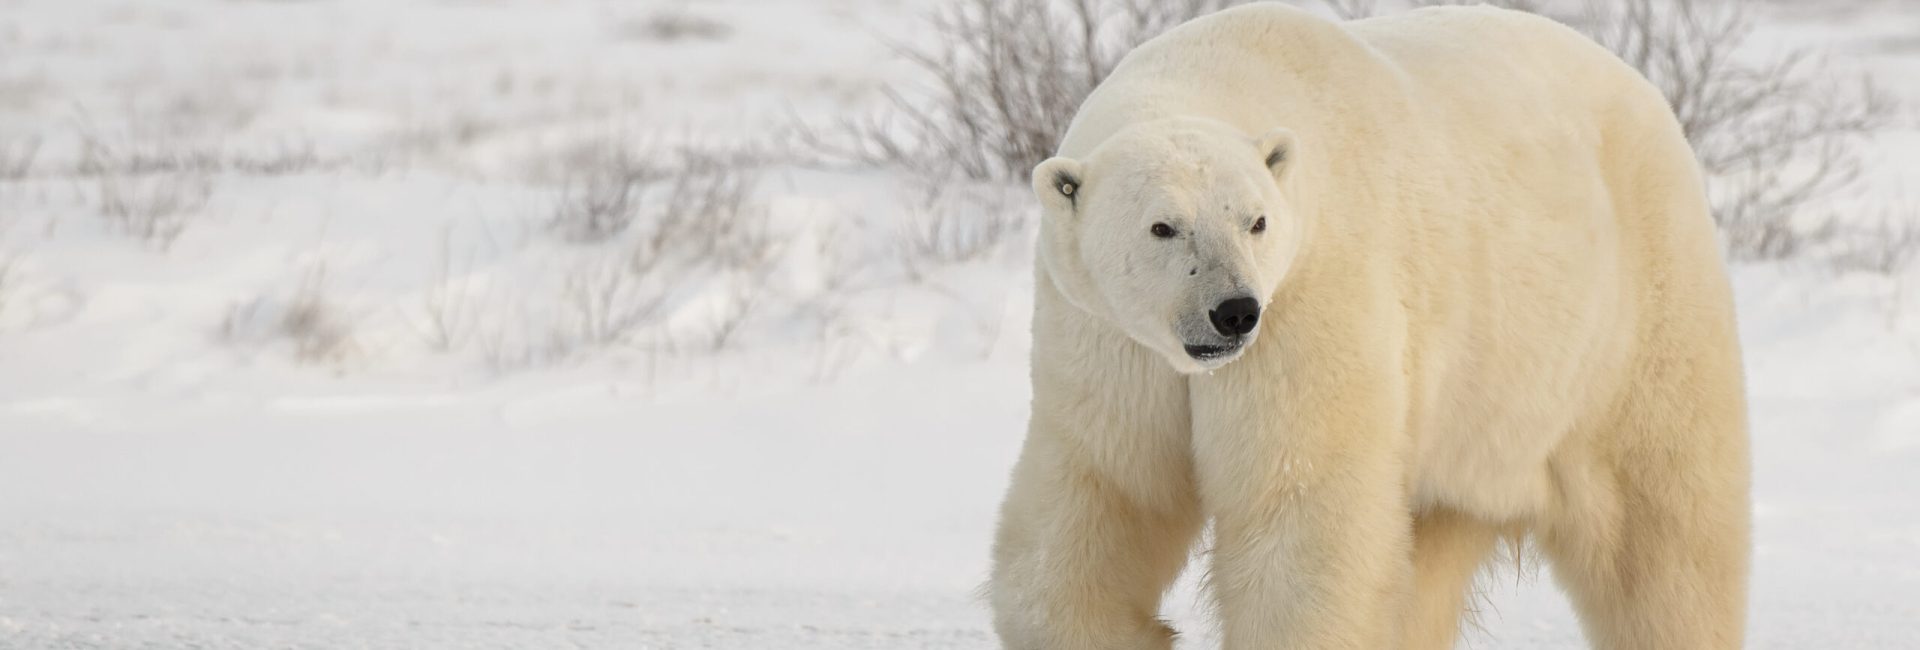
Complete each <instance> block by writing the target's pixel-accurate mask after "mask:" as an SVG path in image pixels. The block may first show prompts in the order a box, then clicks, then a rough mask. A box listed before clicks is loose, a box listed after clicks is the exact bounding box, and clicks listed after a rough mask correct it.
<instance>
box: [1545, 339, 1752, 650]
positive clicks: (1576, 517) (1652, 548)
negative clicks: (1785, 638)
mask: <svg viewBox="0 0 1920 650" xmlns="http://www.w3.org/2000/svg"><path fill="white" fill-rule="evenodd" d="M1693 360H1694V361H1695V362H1694V363H1670V364H1669V367H1666V368H1661V369H1657V370H1659V372H1655V373H1652V374H1653V375H1654V376H1655V377H1656V378H1660V379H1664V380H1665V381H1659V380H1656V381H1648V382H1641V383H1639V384H1637V385H1636V386H1635V387H1633V388H1631V389H1629V392H1630V394H1629V395H1628V396H1627V399H1626V400H1625V401H1624V403H1623V405H1622V408H1621V410H1620V411H1619V416H1620V417H1619V419H1618V420H1617V421H1618V422H1620V423H1621V424H1620V425H1618V426H1616V427H1613V428H1611V429H1610V430H1605V431H1599V432H1597V433H1598V435H1597V436H1596V437H1594V438H1591V439H1587V440H1582V441H1578V442H1576V443H1574V445H1575V446H1574V447H1573V448H1571V449H1567V450H1563V452H1562V453H1561V454H1560V455H1559V457H1558V458H1556V459H1555V462H1554V465H1555V473H1556V478H1557V479H1558V482H1559V484H1560V485H1559V488H1560V489H1559V498H1560V503H1558V504H1557V507H1556V509H1555V512H1553V513H1552V514H1551V515H1550V516H1549V517H1548V518H1547V519H1546V520H1545V521H1543V522H1541V524H1542V525H1541V526H1540V528H1539V530H1538V531H1537V532H1538V537H1539V540H1540V542H1541V547H1542V549H1543V550H1544V551H1545V552H1546V554H1547V556H1548V557H1549V559H1550V560H1551V561H1552V564H1553V569H1554V574H1555V576H1556V577H1557V578H1558V579H1559V582H1560V583H1561V585H1562V586H1563V587H1564V588H1566V590H1567V592H1568V595H1569V596H1570V597H1571V599H1572V601H1573V605H1574V607H1575V609H1576V610H1578V612H1579V613H1580V618H1581V624H1582V626H1583V627H1584V628H1585V629H1586V632H1587V636H1588V638H1589V640H1590V641H1591V642H1592V644H1593V647H1595V648H1599V649H1602V650H1722V649H1732V648H1739V647H1740V646H1741V643H1742V637H1743V635H1744V633H1745V625H1746V620H1745V619H1746V583H1747V565H1748V520H1749V511H1750V506H1749V504H1748V497H1747V493H1748V460H1747V439H1746V426H1745V415H1744V405H1743V404H1742V397H1741V392H1742V390H1741V388H1740V380H1739V376H1738V370H1737V366H1736V365H1733V364H1734V363H1737V362H1728V361H1725V360H1724V359H1721V360H1719V361H1720V362H1719V363H1714V361H1715V360H1714V359H1711V358H1707V359H1702V358H1701V357H1700V356H1695V357H1693ZM1679 378H1685V379H1684V380H1681V379H1679ZM1663 384H1664V386H1663ZM1689 384H1690V385H1689ZM1663 388H1665V390H1662V389H1663ZM1570 442H1572V441H1570Z"/></svg>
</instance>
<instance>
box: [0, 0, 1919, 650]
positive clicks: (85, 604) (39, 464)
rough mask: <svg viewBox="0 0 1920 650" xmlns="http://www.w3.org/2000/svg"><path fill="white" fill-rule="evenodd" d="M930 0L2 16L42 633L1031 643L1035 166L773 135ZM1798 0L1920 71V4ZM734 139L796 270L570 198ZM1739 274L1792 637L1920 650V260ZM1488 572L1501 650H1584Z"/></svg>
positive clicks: (861, 72)
mask: <svg viewBox="0 0 1920 650" xmlns="http://www.w3.org/2000/svg"><path fill="white" fill-rule="evenodd" d="M927 4H929V3H926V2H922V3H898V2H889V1H887V0H817V1H815V2H797V1H792V2H787V1H779V0H716V1H714V2H705V3H679V2H671V3H645V2H588V1H572V2H560V1H550V2H532V1H526V2H508V1H505V0H495V1H474V2H452V1H441V2H406V3H400V2H386V1H382V0H312V1H307V2H268V1H258V0H257V1H238V0H232V1H224V0H223V1H215V0H168V1H158V0H127V1H124V2H108V1H72V0H0V648H94V647H103V648H104V647H113V648H120V647H203V648H264V647H314V648H341V647H380V648H390V647H460V648H486V647H500V648H527V647H570V646H585V647H638V648H742V649H744V648H780V649H794V650H809V649H818V650H830V649H831V650H838V649H849V648H890V649H892V648H991V647H993V646H994V644H993V640H992V637H991V634H990V632H989V630H988V627H987V623H986V616H985V612H984V609H983V608H982V606H981V604H980V603H979V601H978V599H977V598H976V596H975V589H976V587H977V586H978V585H979V583H980V582H981V580H982V579H983V577H984V574H985V565H986V548H987V544H988V539H989V535H990V530H991V526H992V522H993V513H994V508H995V506H996V504H997V500H998V498H999V493H1000V490H1001V489H1002V487H1003V482H1004V478H1005V474H1006V471H1007V469H1008V468H1009V466H1010V465H1011V463H1012V461H1013V458H1014V455H1015V453H1016V451H1017V447H1018V444H1019V441H1020V437H1021V435H1022V434H1023V430H1022V429H1023V423H1024V420H1025V410H1026V390H1027V388H1026V369H1025V353H1026V349H1027V338H1026V334H1025V330H1026V320H1027V316H1028V313H1029V304H1028V300H1029V299H1028V295H1029V291H1030V288H1029V282H1030V277H1029V270H1028V268H1027V260H1028V258H1029V254H1030V253H1029V251H1030V249H1029V242H1028V241H1027V238H1028V235H1025V234H1023V233H1025V232H1027V230H1025V229H1024V226H1025V225H1026V224H1025V223H1024V222H1022V221H1020V220H1021V219H1025V218H1028V217H1026V216H1025V215H1026V214H1027V212H1028V208H1027V207H1026V206H1027V204H1026V203H1025V199H1024V197H1023V196H1022V193H1021V191H1020V189H1019V188H997V187H969V188H962V189H961V190H956V191H953V192H949V193H945V194H939V195H934V196H931V197H930V194H929V191H928V188H927V187H926V186H925V184H924V183H922V182H921V181H918V180H915V179H913V178H911V177H908V176H906V175H903V174H899V173H893V172H885V171H880V170H873V169H867V168H860V167H855V166H835V165H819V164H811V163H807V162H805V161H803V160H797V159H795V158H793V157H792V156H788V155H784V154H781V153H779V152H778V151H779V147H771V146H768V147H757V146H756V145H764V144H766V143H767V142H770V141H775V140H780V139H781V133H782V132H783V131H784V129H785V127H786V126H787V125H789V124H790V123H791V120H792V119H793V118H794V117H795V116H798V117H800V118H806V119H825V118H833V117H837V116H842V115H851V114H859V113H861V112H863V111H867V110H870V109H871V108H872V107H873V106H874V105H875V94H874V89H875V87H876V84H879V83H882V82H886V81H911V80H912V79H913V77H912V76H911V74H912V70H911V69H910V68H908V67H904V66H903V65H901V64H900V62H899V61H898V57H895V56H892V55H890V54H889V52H888V51H887V49H886V48H885V47H884V45H882V42H883V40H884V39H901V38H911V36H912V35H913V34H915V33H918V31H917V30H920V29H922V27H921V26H920V23H918V22H917V19H916V17H917V16H918V15H919V14H920V12H921V11H922V10H923V9H924V6H925V5H927ZM1769 7H1770V8H1769V9H1768V12H1767V13H1766V15H1767V16H1768V18H1769V20H1768V21H1767V22H1766V23H1765V24H1764V25H1763V28H1762V30H1761V34H1762V36H1763V37H1764V39H1767V41H1768V42H1772V41H1780V42H1812V43H1819V44H1822V47H1824V48H1827V49H1829V50H1830V51H1831V52H1832V54H1833V56H1832V59H1831V60H1830V61H1828V62H1826V65H1829V66H1831V67H1833V68H1834V69H1835V70H1839V71H1844V70H1859V69H1865V70H1871V71H1873V72H1874V73H1875V74H1877V75H1878V76H1879V78H1880V79H1881V81H1882V83H1883V84H1885V85H1887V86H1888V87H1889V88H1890V90H1892V91H1894V92H1895V93H1896V94H1899V95H1902V96H1903V97H1906V98H1908V99H1909V100H1910V101H1915V102H1920V83H1916V81H1915V80H1916V79H1920V39H1917V38H1916V37H1915V34H1916V33H1920V5H1915V4H1913V3H1910V2H1898V1H1895V0H1886V1H1879V2H1875V1H1861V2H1835V3H1821V4H1819V5H1817V6H1816V7H1813V8H1809V7H1808V6H1806V5H1804V4H1801V5H1790V4H1786V3H1779V4H1776V5H1769ZM661 16H678V17H685V16H692V17H695V18H698V19H702V20H695V21H691V22H689V21H685V20H683V21H681V25H683V28H682V29H679V30H675V29H665V30H663V29H660V27H661V23H659V22H658V21H657V20H656V19H657V18H659V17H661ZM685 25H691V27H684V26H685ZM716 25H717V27H716ZM1916 105H1920V104H1916ZM1915 115H1916V114H1915V113H1914V112H1913V110H1912V109H1910V108H1909V109H1907V110H1906V112H1904V113H1903V114H1902V115H1901V116H1900V117H1899V118H1898V121H1897V124H1896V127H1895V128H1894V129H1893V130H1892V131H1890V132H1888V133H1886V134H1883V135H1881V136H1878V137H1876V138H1875V139H1874V141H1875V148H1874V149H1873V150H1872V151H1871V152H1870V153H1869V160H1870V165H1869V170H1868V172H1869V176H1868V178H1867V181H1868V182H1867V184H1866V187H1867V191H1868V192H1869V194H1868V195H1867V199H1870V200H1875V201H1878V200H1885V201H1890V202H1894V203H1898V202H1900V201H1906V202H1908V203H1911V202H1912V200H1913V199H1912V197H1913V196H1914V195H1912V194H1909V193H1907V192H1911V191H1913V190H1914V185H1915V184H1916V182H1920V121H1916V119H1915ZM688 143H694V144H699V145H701V146H705V147H717V148H738V147H746V148H752V149H753V150H754V151H756V152H758V153H757V154H756V155H757V156H759V158H757V159H755V160H754V161H752V162H751V163H750V166H751V167H752V169H754V170H757V171H755V172H753V173H754V174H756V176H754V177H753V178H752V181H753V182H754V183H755V187H756V188H757V189H756V193H755V197H756V199H755V201H754V203H755V204H756V205H759V206H763V207H764V214H765V216H766V217H767V225H766V228H767V229H768V233H769V237H768V238H767V239H769V240H770V241H771V244H770V246H769V247H768V249H767V250H768V251H771V252H769V253H768V255H770V256H772V257H773V258H774V261H773V262H771V263H769V264H768V265H762V266H756V265H754V264H738V265H724V264H721V265H716V264H694V263H689V265H687V266H685V267H684V268H683V269H682V270H685V269H695V270H703V271H715V272H714V273H713V274H712V276H711V277H709V276H707V275H705V274H695V273H689V274H685V275H675V276H673V277H670V278H668V279H667V280H668V281H663V280H660V279H658V278H648V279H633V278H629V277H628V276H626V275H622V274H623V273H625V272H626V271H625V269H627V268H629V267H628V266H623V265H627V264H631V260H630V258H629V255H630V251H631V247H632V246H634V245H635V241H634V237H633V236H627V237H626V238H624V239H622V238H618V237H616V238H613V239H611V240H610V241H603V242H597V243H584V244H583V243H573V242H568V241H565V240H564V238H562V237H559V236H557V234H556V232H555V231H554V229H553V228H552V227H550V226H549V222H550V220H551V219H552V217H553V214H554V212H555V210H556V205H560V204H562V203H563V202H564V201H565V199H566V198H567V197H568V196H569V195H568V194H567V192H568V190H569V189H570V188H574V187H576V185H575V182H576V181H579V180H580V178H581V177H583V176H589V177H590V176H592V175H593V174H595V173H599V172H600V171H602V168H603V167H605V166H607V165H609V164H611V163H608V162H607V161H606V160H605V158H604V154H605V153H606V152H607V151H609V150H612V151H627V152H638V153H637V155H638V156H640V157H641V158H642V159H641V160H640V161H639V162H640V163H641V164H640V165H639V166H642V167H646V166H670V165H671V164H672V160H673V156H674V153H673V152H674V151H676V150H677V148H678V147H680V146H681V145H685V144H688ZM26 151H32V152H33V153H32V155H31V156H28V155H27V154H25V153H22V152H26ZM769 151H772V152H773V153H767V152H769ZM29 158H30V159H31V163H30V164H26V165H18V164H9V163H10V161H11V162H13V163H17V162H18V161H20V160H25V159H29ZM741 164H742V165H749V163H741ZM10 167H11V168H14V169H19V170H20V172H19V173H6V172H7V171H8V169H9V168H10ZM955 206H958V207H955ZM116 214H117V215H123V216H120V217H116V216H114V215H116ZM755 214H760V213H755ZM981 215H1001V217H1000V218H1006V219H1011V221H1008V222H1007V227H1008V229H1009V231H1010V232H1011V233H1012V234H1006V235H1004V236H1002V237H1000V238H998V239H995V238H993V237H991V236H986V235H981V236H979V237H976V238H975V239H979V240H981V241H978V242H975V243H977V244H978V245H976V246H962V247H960V248H963V249H965V250H960V251H953V250H947V249H941V250H945V251H946V252H948V253H952V254H951V255H948V256H947V257H949V258H950V259H948V260H946V261H943V262H940V263H914V264H909V263H906V262H905V260H907V259H915V258H924V257H925V256H926V255H925V253H926V252H927V250H928V249H927V244H926V240H927V238H925V237H916V236H915V235H914V233H921V234H925V233H928V232H935V233H939V232H945V231H942V230H940V229H941V228H948V227H951V223H952V220H953V219H956V218H965V219H976V220H977V219H980V218H983V217H982V216H981ZM142 224H151V225H156V226H158V227H159V230H161V231H162V233H161V234H150V235H143V234H141V229H142V228H143V225H142ZM175 224H178V225H179V232H178V235H177V237H171V238H170V237H168V236H167V235H166V234H164V233H165V231H166V230H167V229H168V227H169V226H171V225H175ZM949 234H951V233H949ZM962 239H965V237H962ZM916 242H918V243H916ZM661 282H666V285H667V286H662V285H660V284H658V283H661ZM749 285H750V286H749ZM1735 285H1736V289H1737V291H1738V294H1739V300H1740V305H1739V306H1740V313H1741V319H1742V324H1743V335H1744V337H1745V340H1746V350H1747V359H1748V364H1749V365H1748V368H1749V372H1750V390H1751V395H1752V406H1753V422H1754V430H1753V435H1754V452H1755V471H1756V476H1755V482H1756V485H1755V504H1754V508H1755V515H1756V517H1755V521H1756V526H1757V537H1756V548H1755V559H1756V562H1755V580H1754V594H1753V605H1752V623H1751V630H1752V634H1751V638H1752V644H1751V645H1752V646H1753V647H1756V648H1914V647H1920V269H1910V270H1909V271H1908V272H1907V273H1906V274H1905V276H1904V277H1897V278H1888V277H1883V276H1878V275H1872V274H1862V273H1836V272H1834V271H1831V270H1829V269H1827V268H1826V267H1825V266H1823V265H1820V264H1815V263H1786V264H1773V265H1750V266H1741V267H1738V268H1736V269H1735ZM752 287H759V289H758V290H754V289H753V288H752ZM609 312H612V315H611V316H610V315H609ZM623 316H631V318H624V317H623ZM1490 588H1491V591H1492V593H1490V594H1489V605H1488V607H1486V608H1485V609H1486V611H1485V613H1484V615H1483V617H1482V625H1483V626H1484V628H1485V631H1484V633H1482V634H1478V635H1477V636H1476V637H1475V638H1474V641H1473V647H1497V648H1576V647H1583V646H1582V643H1581V641H1580V637H1579V631H1578V626H1577V624H1576V623H1575V622H1574V620H1573V619H1572V617H1571V615H1570V614H1569V613H1568V611H1567V608H1566V605H1565V603H1564V599H1563V598H1562V597H1561V596H1560V595H1559V594H1558V593H1557V591H1556V590H1554V588H1553V587H1552V584H1551V579H1550V578H1549V577H1548V576H1546V575H1545V574H1544V572H1541V575H1539V576H1536V577H1523V576H1522V575H1520V574H1519V573H1516V572H1514V571H1511V570H1509V571H1506V572H1502V573H1499V574H1497V575H1495V576H1493V578H1492V579H1491V580H1490ZM1167 607H1168V615H1169V617H1170V618H1172V619H1173V620H1174V622H1175V625H1176V627H1178V628H1180V629H1182V630H1185V631H1187V632H1189V635H1188V636H1187V638H1186V640H1185V641H1183V643H1182V647H1183V648H1189V649H1198V648H1207V647H1212V645H1211V643H1210V636H1209V632H1208V629H1207V623H1206V617H1205V615H1204V607H1203V606H1202V605H1201V602H1200V600H1199V598H1198V596H1197V595H1196V590H1195V589H1194V586H1193V584H1192V581H1191V579H1188V580H1186V581H1183V583H1182V585H1181V586H1180V587H1179V588H1178V589H1177V590H1176V591H1175V593H1174V594H1173V595H1172V596H1171V597H1170V599H1169V603H1168V606H1167Z"/></svg>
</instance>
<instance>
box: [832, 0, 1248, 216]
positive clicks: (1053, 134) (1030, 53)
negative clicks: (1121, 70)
mask: <svg viewBox="0 0 1920 650" xmlns="http://www.w3.org/2000/svg"><path fill="white" fill-rule="evenodd" d="M1232 4H1237V1H1236V0H962V1H960V2H955V3H952V4H951V5H947V6H944V7H942V8H941V9H938V10H936V11H935V12H934V13H933V14H932V16H931V20H932V23H933V26H934V28H935V30H936V31H937V32H938V36H937V37H935V39H934V40H933V44H932V45H931V46H919V45H900V44H896V48H897V49H898V50H899V51H900V53H901V54H902V55H903V56H905V57H906V58H907V60H909V61H911V62H912V63H913V64H915V65H916V66H918V67H919V68H920V69H922V70H923V71H924V72H926V73H927V75H928V77H930V78H931V80H932V81H933V87H932V88H929V89H923V90H907V89H902V88H890V89H888V90H887V93H886V98H887V102H888V109H887V110H885V111H884V112H883V113H881V114H880V115H877V116H874V117H872V118H870V119H867V120H865V121H852V122H847V123H843V124H841V125H839V128H838V129H837V130H832V131H828V132H826V133H822V132H821V131H818V130H813V129H806V128H803V129H802V130H801V137H802V140H803V141H804V142H805V143H806V144H808V145H809V146H811V147H813V148H815V149H817V150H819V151H822V152H823V153H827V154H829V155H836V156H841V157H847V158H853V159H856V160H862V161H867V162H875V163H882V164H890V165H896V166H901V167H905V168H908V169H912V170H915V171H920V172H923V173H929V174H931V175H936V176H945V175H950V174H956V173H957V174H960V175H964V176H966V177H968V178H973V179H1000V178H1024V177H1025V176H1026V174H1027V172H1028V170H1031V169H1032V168H1033V166H1034V165H1037V164H1039V163H1040V161H1042V160H1045V159H1046V158H1047V157H1048V156H1051V155H1053V152H1054V150H1055V148H1057V147H1058V145H1059V139H1060V136H1061V134H1062V133H1064V132H1065V131H1066V126H1067V123H1068V122H1069V121H1070V120H1072V119H1073V114H1074V112H1075V111H1077V110H1078V109H1079V108H1080V102H1081V101H1082V100H1084V99H1085V98H1086V96H1087V94H1088V93H1090V92H1092V91H1093V88H1094V86H1095V85H1097V84H1099V83H1100V81H1101V80H1102V79H1104V78H1106V76H1107V74H1108V73H1109V72H1111V71H1112V70H1113V67H1114V66H1115V65H1117V64H1118V63H1119V61H1120V58H1121V57H1122V56H1124V55H1125V54H1126V53H1127V51H1129V50H1131V49H1132V48H1133V46H1135V45H1137V44H1139V43H1140V42H1142V41H1145V40H1146V39H1148V38H1151V37H1153V36H1154V35H1157V34H1159V33H1160V32H1161V31H1164V30H1166V29H1167V28H1168V27H1171V26H1173V25H1176V24H1179V23H1180V22H1183V21H1185V20H1187V19H1189V18H1193V17H1195V16H1198V15H1201V14H1204V13H1208V12H1211V11H1214V10H1216V9H1220V8H1222V7H1225V6H1228V5H1232Z"/></svg>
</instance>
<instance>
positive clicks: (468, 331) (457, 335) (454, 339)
mask: <svg viewBox="0 0 1920 650" xmlns="http://www.w3.org/2000/svg"><path fill="white" fill-rule="evenodd" d="M479 312H480V304H479V300H477V299H476V298H475V297H474V295H473V287H472V286H470V283H469V282H466V281H464V280H462V279H460V278H457V277H455V273H454V262H453V237H452V234H451V233H448V232H443V233H441V236H440V251H439V254H438V256H437V257H436V260H435V265H434V269H433V277H432V278H430V279H429V283H428V285H427V290H426V292H424V293H423V294H421V297H420V305H419V313H420V317H419V318H418V319H416V320H415V321H414V329H415V330H416V331H418V332H419V333H420V337H421V338H422V339H424V340H425V341H426V343H427V345H428V346H430V347H432V348H433V349H434V350H435V351H437V352H442V353H445V352H452V351H453V350H455V349H458V348H460V347H461V346H462V345H464V344H465V343H466V342H467V341H468V340H469V339H470V338H471V337H472V336H473V333H474V329H475V327H476V326H477V324H478V323H477V321H478V319H479Z"/></svg>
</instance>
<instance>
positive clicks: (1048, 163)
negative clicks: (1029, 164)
mask: <svg viewBox="0 0 1920 650" xmlns="http://www.w3.org/2000/svg"><path fill="white" fill-rule="evenodd" d="M1080 169H1081V167H1080V161H1078V160H1074V159H1072V158H1067V157H1065V156H1055V157H1053V158H1048V159H1046V160H1045V161H1042V162H1041V163H1040V164H1039V165H1038V166H1036V167H1034V168H1033V194H1034V196H1037V197H1039V198H1040V205H1043V206H1046V208H1047V211H1048V212H1055V213H1060V214H1073V213H1075V212H1078V211H1079V207H1080V195H1081V194H1082V192H1081V185H1080V182H1081V179H1083V178H1085V176H1082V175H1081V172H1080Z"/></svg>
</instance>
